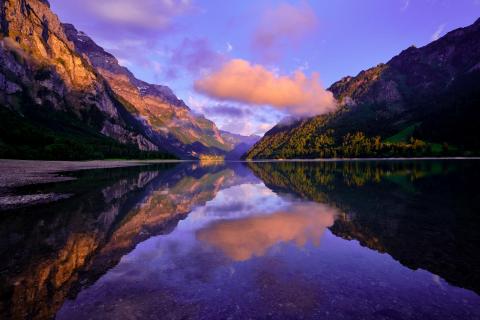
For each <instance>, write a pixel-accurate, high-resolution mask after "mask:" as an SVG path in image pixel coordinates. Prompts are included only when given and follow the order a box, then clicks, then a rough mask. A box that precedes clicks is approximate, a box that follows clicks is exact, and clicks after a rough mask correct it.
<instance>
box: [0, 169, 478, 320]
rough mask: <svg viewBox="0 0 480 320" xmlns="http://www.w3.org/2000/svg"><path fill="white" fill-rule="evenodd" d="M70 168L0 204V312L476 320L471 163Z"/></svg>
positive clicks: (474, 173)
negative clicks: (21, 205) (48, 200)
mask: <svg viewBox="0 0 480 320" xmlns="http://www.w3.org/2000/svg"><path fill="white" fill-rule="evenodd" d="M72 174H73V175H75V176H77V177H78V179H77V180H75V181H72V182H68V183H58V184H51V185H46V186H38V187H29V188H25V189H24V190H19V192H25V193H26V192H29V193H31V192H37V191H38V192H40V191H41V192H57V193H58V192H62V193H69V194H74V196H73V197H71V198H70V199H67V200H62V201H59V202H57V203H54V204H49V205H41V206H36V207H30V208H25V209H21V210H20V209H19V210H14V211H7V212H0V237H1V238H0V239H1V240H0V297H1V300H0V318H2V319H10V318H12V319H50V318H56V319H68V320H72V319H480V295H479V294H480V251H479V244H480V234H479V232H480V231H479V230H480V192H479V190H480V189H479V187H478V181H480V162H475V161H403V162H402V161H395V162H394V161H385V162H367V161H366V162H316V163H307V162H298V163H295V162H291V163H250V164H243V163H230V164H216V165H209V164H202V163H189V164H180V165H176V166H175V165H165V166H150V167H143V168H129V169H114V170H94V171H87V172H82V173H72Z"/></svg>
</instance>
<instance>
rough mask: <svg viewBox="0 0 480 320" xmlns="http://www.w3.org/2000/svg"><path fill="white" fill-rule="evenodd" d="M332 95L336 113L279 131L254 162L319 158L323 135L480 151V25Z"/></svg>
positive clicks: (338, 140)
mask: <svg viewBox="0 0 480 320" xmlns="http://www.w3.org/2000/svg"><path fill="white" fill-rule="evenodd" d="M329 90H330V91H331V92H333V94H334V96H335V98H336V99H337V100H338V102H339V108H338V110H337V111H336V112H334V113H332V114H329V115H324V116H317V117H313V118H310V119H304V120H298V121H296V122H294V123H291V124H289V125H279V126H277V127H275V128H273V129H272V130H271V131H270V132H268V133H267V134H266V135H265V137H264V139H262V141H260V142H259V143H258V144H257V145H256V146H255V147H254V148H253V149H252V150H250V152H249V153H248V154H247V155H246V157H247V158H275V157H296V156H305V157H315V156H318V155H317V154H315V152H313V150H314V149H315V145H322V144H323V143H324V141H320V140H321V139H319V138H320V136H321V135H325V134H328V135H329V136H331V138H332V139H333V140H334V143H333V144H336V145H341V144H342V139H343V137H344V136H345V135H346V134H348V133H355V132H363V133H365V134H366V135H367V136H371V137H373V136H380V137H381V138H383V139H388V138H390V137H392V136H395V135H396V134H401V133H402V132H403V133H404V132H405V130H407V129H408V128H410V129H411V133H410V134H409V137H408V138H410V136H411V137H414V138H418V139H422V140H425V141H428V142H434V143H448V144H452V145H455V146H458V147H459V149H465V150H470V151H474V152H478V150H480V143H479V142H478V139H477V138H476V136H478V134H477V129H476V128H477V127H478V124H479V121H478V119H479V116H480V114H479V112H478V106H479V105H480V93H479V92H480V20H478V21H477V22H475V23H474V24H473V25H471V26H469V27H466V28H460V29H457V30H454V31H452V32H450V33H448V34H447V35H445V36H444V37H443V38H440V39H439V40H437V41H435V42H432V43H431V44H429V45H427V46H425V47H422V48H415V47H410V48H408V49H407V50H405V51H403V52H402V53H401V54H399V55H398V56H396V57H394V58H393V59H391V60H390V61H389V62H388V63H386V64H380V65H378V66H376V67H374V68H371V69H369V70H366V71H362V72H360V73H359V74H358V75H357V76H355V77H345V78H343V79H342V80H340V81H338V82H336V83H334V84H333V85H332V86H331V87H330V88H329ZM407 131H408V130H407ZM298 146H301V147H298ZM292 151H293V153H292Z"/></svg>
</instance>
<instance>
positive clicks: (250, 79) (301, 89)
mask: <svg viewBox="0 0 480 320" xmlns="http://www.w3.org/2000/svg"><path fill="white" fill-rule="evenodd" d="M195 89H196V90H197V91H198V92H201V93H203V94H206V95H208V96H209V97H211V98H215V99H220V100H229V101H236V102H242V103H247V104H255V105H270V106H272V107H274V108H278V109H281V110H284V111H287V112H289V113H292V114H295V115H301V116H307V115H317V114H324V113H328V112H330V111H333V110H334V109H335V107H336V101H335V99H334V97H333V94H332V93H331V92H329V91H326V90H325V89H324V88H323V87H322V85H321V84H320V81H319V75H318V74H316V73H314V74H312V75H311V77H308V76H306V75H305V74H304V73H303V72H301V71H296V72H295V73H294V74H293V75H290V76H279V75H277V74H275V73H273V72H271V71H270V70H267V69H266V68H264V67H263V66H261V65H253V64H250V63H249V62H248V61H245V60H241V59H234V60H230V61H229V62H228V63H226V64H224V65H223V66H222V67H221V68H220V69H218V70H217V71H215V72H213V73H211V74H210V75H207V76H206V77H204V78H202V79H199V80H197V81H196V82H195Z"/></svg>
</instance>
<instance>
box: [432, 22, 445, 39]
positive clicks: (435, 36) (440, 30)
mask: <svg viewBox="0 0 480 320" xmlns="http://www.w3.org/2000/svg"><path fill="white" fill-rule="evenodd" d="M444 29H445V24H441V25H439V26H438V28H437V30H435V32H434V33H433V34H432V36H431V38H430V40H432V41H435V40H438V39H440V37H441V36H442V33H443V30H444Z"/></svg>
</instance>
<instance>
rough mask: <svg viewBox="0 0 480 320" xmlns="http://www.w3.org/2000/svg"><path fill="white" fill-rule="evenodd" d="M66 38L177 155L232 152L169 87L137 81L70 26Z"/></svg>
mask: <svg viewBox="0 0 480 320" xmlns="http://www.w3.org/2000/svg"><path fill="white" fill-rule="evenodd" d="M63 27H64V29H65V32H66V35H67V37H68V39H69V40H70V41H72V43H73V44H74V45H75V48H76V50H77V51H78V52H80V53H81V54H83V55H84V56H85V57H86V58H87V59H88V60H89V61H90V62H91V63H92V65H93V66H94V67H95V69H96V70H98V72H99V73H100V74H101V75H102V76H103V77H104V78H105V79H106V80H107V82H108V84H109V85H110V87H111V88H112V89H113V91H114V93H115V94H116V95H117V96H118V97H119V99H120V100H121V101H123V102H124V105H126V106H127V107H128V109H129V111H130V112H131V113H133V114H134V115H135V116H136V117H137V118H138V119H140V120H141V121H143V122H144V124H145V125H146V126H148V127H149V128H151V129H152V131H153V133H154V135H155V137H156V139H157V140H159V141H162V142H165V143H164V144H162V145H167V146H168V148H169V149H170V150H171V151H172V152H174V153H177V154H181V155H182V154H189V155H193V156H198V155H200V154H205V153H212V152H213V153H216V154H222V153H225V152H227V151H230V150H232V149H233V147H234V144H231V143H228V142H226V141H225V140H224V139H223V137H222V135H221V134H220V132H219V130H218V129H217V127H216V125H215V124H214V123H213V122H212V121H210V120H208V119H206V118H204V117H203V116H198V115H195V114H194V113H193V112H192V111H191V110H190V108H189V107H188V106H187V105H186V104H185V103H184V102H183V101H182V100H179V99H178V98H177V97H176V96H175V94H174V93H173V92H172V90H170V88H168V87H166V86H161V85H153V84H149V83H146V82H144V81H141V80H139V79H137V78H135V76H134V75H133V74H132V73H131V72H130V71H129V70H128V69H127V68H125V67H122V66H120V65H119V63H118V60H117V59H116V58H115V57H114V56H113V55H111V54H110V53H108V52H106V51H105V50H104V49H103V48H101V47H100V46H98V45H97V44H96V43H95V42H94V41H93V40H92V39H91V38H89V37H88V36H87V35H86V34H85V33H83V32H79V31H77V30H76V29H75V27H74V26H73V25H71V24H64V25H63Z"/></svg>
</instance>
